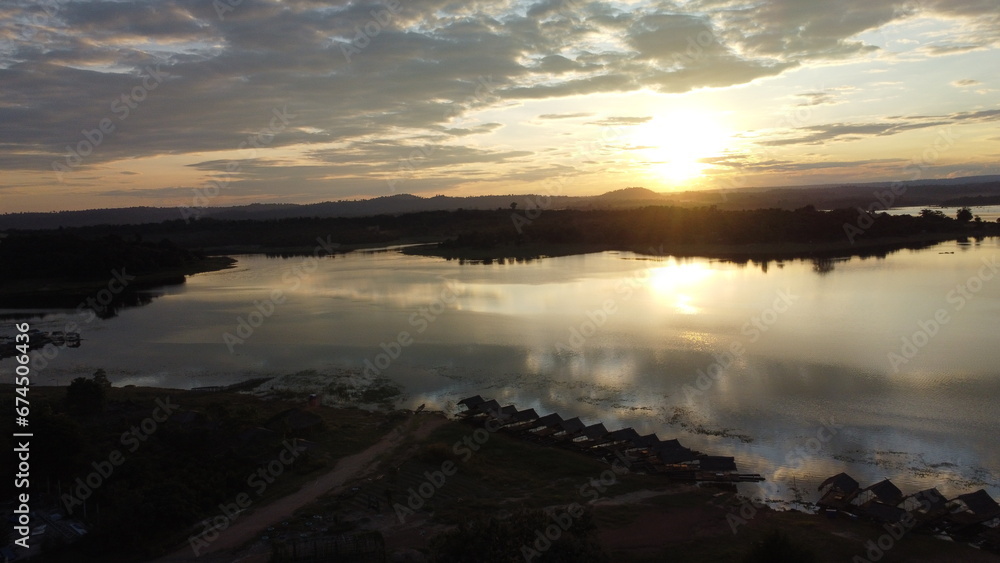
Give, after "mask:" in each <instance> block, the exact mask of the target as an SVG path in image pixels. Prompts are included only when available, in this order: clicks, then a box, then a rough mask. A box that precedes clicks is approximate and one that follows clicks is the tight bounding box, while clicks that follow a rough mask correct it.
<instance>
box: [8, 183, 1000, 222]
mask: <svg viewBox="0 0 1000 563" xmlns="http://www.w3.org/2000/svg"><path fill="white" fill-rule="evenodd" d="M890 186H891V183H890V182H874V183H867V184H835V185H822V186H790V187H780V188H767V187H752V188H742V189H738V190H704V191H687V192H671V193H659V192H654V191H652V190H649V189H646V188H642V187H628V188H623V189H619V190H614V191H610V192H607V193H605V194H602V195H598V196H566V195H531V194H520V195H483V196H467V197H452V196H444V195H437V196H433V197H419V196H415V195H410V194H397V195H391V196H382V197H376V198H372V199H366V200H352V201H344V200H342V201H326V202H321V203H312V204H306V205H299V204H290V203H279V204H275V203H266V204H264V203H257V204H252V205H243V206H236V207H204V208H198V209H197V210H192V211H197V213H198V215H197V216H198V217H200V218H213V219H220V220H274V219H289V218H297V217H319V218H327V217H368V216H374V215H395V214H401V213H412V212H418V211H455V210H458V209H469V210H472V209H484V210H485V209H507V208H510V206H511V204H515V203H516V204H517V206H516V209H518V210H522V211H523V210H527V209H531V208H533V207H537V206H540V205H541V206H544V207H545V208H547V209H621V208H627V207H641V206H646V205H673V206H680V207H703V206H715V207H718V208H719V209H731V210H738V209H761V208H781V209H797V208H800V207H804V206H807V205H813V206H815V207H816V208H818V209H838V208H845V207H868V206H869V205H871V204H872V203H873V202H876V201H877V198H876V196H875V192H877V191H885V190H886V189H888V188H889V187H890ZM902 186H903V187H904V188H905V190H901V189H898V188H897V190H896V191H902V192H903V193H902V194H900V195H896V196H895V198H894V201H893V202H892V203H893V205H894V206H896V207H899V206H911V205H926V206H936V205H953V204H954V202H956V201H982V202H987V201H990V202H992V201H995V198H997V197H1000V176H970V177H966V178H949V179H939V180H917V181H911V182H902ZM970 198H978V199H970ZM188 213H189V214H190V213H191V211H188ZM184 217H185V215H183V214H182V210H181V208H176V207H127V208H120V209H88V210H85V211H61V212H52V213H8V214H3V215H0V230H7V229H24V230H31V229H56V228H59V227H66V228H70V227H85V226H91V225H137V224H143V223H160V222H163V221H170V220H177V219H183V218H184Z"/></svg>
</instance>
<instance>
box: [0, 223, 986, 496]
mask: <svg viewBox="0 0 1000 563" xmlns="http://www.w3.org/2000/svg"><path fill="white" fill-rule="evenodd" d="M236 258H238V263H237V267H236V268H233V269H230V270H225V271H218V272H210V273H205V274H199V275H195V276H192V277H190V278H189V279H188V281H187V283H185V284H183V285H176V286H170V287H164V288H159V289H157V290H155V291H152V292H148V293H149V295H148V296H149V297H150V298H152V300H151V301H150V302H149V303H148V304H146V305H144V306H141V307H133V308H126V309H123V310H121V311H119V313H118V315H117V316H115V317H113V318H110V319H106V320H101V319H93V320H90V321H89V322H86V320H85V319H84V318H83V316H82V315H80V314H77V313H75V312H73V311H54V310H46V311H11V310H6V311H0V313H2V314H4V315H5V317H6V318H7V319H11V318H12V317H17V318H24V317H27V318H30V322H31V325H32V327H34V328H39V329H41V330H44V331H53V330H63V328H64V327H65V325H66V324H67V322H68V320H75V321H77V322H78V323H79V322H82V325H81V328H80V329H79V331H80V333H81V335H82V338H83V344H82V346H80V347H79V348H58V349H55V351H56V352H57V353H56V354H54V355H53V357H51V358H50V359H48V360H45V361H44V362H43V364H44V365H42V364H39V363H38V362H36V366H35V367H36V372H35V379H34V381H35V383H36V384H42V385H48V384H66V383H68V382H69V381H70V380H71V379H72V378H74V377H77V376H79V375H90V374H92V373H93V372H94V371H95V370H96V369H98V368H103V369H105V370H106V371H107V372H108V374H109V377H110V378H111V380H112V381H113V382H114V383H115V385H127V384H135V385H148V386H161V387H170V388H192V387H200V386H211V385H225V384H229V383H233V382H237V381H242V380H245V379H248V378H252V377H260V376H263V375H280V374H289V373H293V372H299V371H302V370H315V372H317V373H319V374H333V373H344V370H352V372H353V373H354V374H364V375H358V377H359V378H360V379H364V378H366V377H367V378H369V379H370V378H374V377H377V376H378V377H387V378H389V379H390V380H392V381H393V382H395V383H396V384H398V385H399V386H400V387H401V388H402V390H403V393H404V396H403V398H402V399H401V400H400V404H401V406H405V407H414V406H416V405H419V404H422V403H426V404H427V405H428V408H440V409H444V410H448V411H452V412H453V411H455V410H456V407H455V402H456V401H457V400H458V399H460V398H462V397H465V396H468V395H475V394H481V395H483V396H485V397H492V398H496V399H497V400H498V401H500V402H501V404H510V403H513V404H515V405H517V406H518V407H519V408H528V407H533V408H535V409H536V410H537V411H538V412H539V413H540V414H545V413H548V412H559V413H561V414H562V415H563V416H564V417H571V416H580V417H581V418H582V419H583V420H584V422H587V423H595V422H604V424H605V425H606V426H607V427H608V428H609V429H615V428H619V427H625V426H632V427H634V428H635V429H636V430H637V431H639V432H640V433H641V434H645V433H649V432H656V433H657V434H658V435H659V436H660V437H661V438H678V439H680V441H681V443H682V444H684V445H686V446H688V447H691V448H693V449H697V450H700V451H703V452H706V453H709V454H714V455H733V456H736V460H737V464H738V465H739V468H740V470H741V471H742V472H756V473H761V474H762V475H764V476H765V477H766V478H767V480H768V481H767V482H766V483H761V484H741V485H740V486H741V487H742V488H745V490H747V491H751V492H754V491H755V492H757V493H758V494H766V495H767V496H769V497H772V498H778V499H785V500H788V499H792V498H795V497H796V495H797V494H801V495H802V496H803V497H804V498H805V499H806V500H815V489H816V486H817V485H818V483H819V482H820V481H821V480H822V479H823V478H825V477H827V476H829V475H833V474H835V473H837V472H839V471H844V470H846V471H848V472H849V473H851V474H852V475H853V476H854V477H855V478H857V479H858V480H859V481H861V482H862V484H863V485H865V484H869V483H872V482H874V481H876V480H880V479H882V478H885V477H889V478H891V479H892V480H893V481H894V482H895V483H896V484H897V485H898V486H899V487H900V488H901V489H903V491H904V493H909V492H916V491H917V490H919V489H920V488H925V487H930V486H937V487H938V488H939V489H941V490H942V492H944V493H945V494H946V495H949V496H950V495H953V494H959V493H962V492H969V491H971V490H974V489H976V488H979V487H985V488H986V489H987V491H988V492H990V494H992V495H993V496H994V497H995V498H996V497H1000V448H998V447H997V430H998V420H1000V402H998V401H997V398H998V397H1000V368H998V367H997V359H998V357H1000V354H998V341H997V328H998V326H1000V276H998V275H997V273H996V271H995V270H994V269H995V268H996V267H997V262H996V261H997V260H998V258H1000V240H998V239H996V238H987V239H984V240H980V241H976V240H969V241H963V242H948V243H943V244H939V245H935V246H933V247H929V248H926V249H923V250H905V251H900V252H896V253H892V254H890V255H888V256H887V257H885V258H867V259H860V258H852V259H841V260H833V261H823V262H814V261H784V262H774V261H772V262H769V263H766V264H761V263H752V262H751V263H747V264H736V263H732V262H725V261H719V260H711V259H705V258H683V259H677V258H672V257H659V256H642V255H636V254H633V253H627V252H603V253H597V254H588V255H578V256H568V257H561V258H549V259H543V260H536V261H530V262H523V263H510V262H508V263H502V264H501V263H493V264H489V265H483V264H462V263H459V262H457V261H445V260H442V259H437V258H429V257H418V256H407V255H404V254H401V253H399V252H396V251H394V250H388V251H381V252H365V253H361V252H355V253H351V254H347V255H340V256H337V257H335V258H330V257H326V258H321V259H318V260H315V259H312V258H308V257H301V256H298V257H290V258H268V257H264V256H261V255H246V256H237V257H236ZM6 324H7V325H9V326H5V327H3V329H4V330H3V332H4V334H11V333H13V330H14V329H13V321H11V320H8V321H6ZM227 335H228V336H227ZM13 365H14V363H13V361H12V360H11V359H6V360H2V361H0V369H2V370H4V371H5V372H8V371H9V370H10V369H12V366H13ZM319 379H322V378H321V377H320V378H319Z"/></svg>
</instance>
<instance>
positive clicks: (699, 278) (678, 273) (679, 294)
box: [649, 262, 713, 315]
mask: <svg viewBox="0 0 1000 563" xmlns="http://www.w3.org/2000/svg"><path fill="white" fill-rule="evenodd" d="M712 273H713V272H712V270H711V269H710V268H708V267H707V266H706V265H704V264H699V263H678V262H674V263H672V264H670V265H668V266H664V267H662V268H656V269H653V270H652V271H651V274H652V275H651V276H650V279H649V287H650V288H651V289H652V290H654V291H655V295H656V297H657V299H658V300H660V301H663V302H664V303H666V304H667V305H668V306H670V307H671V308H673V309H674V310H675V311H677V312H678V313H681V314H684V315H693V314H696V313H698V312H699V311H700V309H699V308H698V307H697V306H696V305H695V302H696V300H695V297H694V295H697V294H699V293H700V292H699V286H700V285H701V283H702V282H703V281H704V280H706V279H708V278H709V277H711V276H712Z"/></svg>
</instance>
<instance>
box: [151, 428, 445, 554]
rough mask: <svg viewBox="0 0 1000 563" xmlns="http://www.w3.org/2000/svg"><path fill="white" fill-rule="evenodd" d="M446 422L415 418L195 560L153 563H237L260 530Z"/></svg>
mask: <svg viewBox="0 0 1000 563" xmlns="http://www.w3.org/2000/svg"><path fill="white" fill-rule="evenodd" d="M447 422H448V420H447V419H446V418H444V417H442V416H438V415H417V417H416V418H415V419H414V420H411V421H409V422H407V423H406V424H405V425H404V426H405V427H406V428H402V427H397V428H396V429H395V430H393V431H392V432H390V433H389V434H386V435H385V436H384V437H383V438H382V439H381V440H379V441H378V442H377V443H375V444H374V445H372V446H370V447H369V448H368V449H366V450H364V451H362V452H360V453H357V454H354V455H352V456H348V457H345V458H343V459H341V460H340V461H338V462H337V465H336V467H334V468H333V470H332V471H330V472H329V473H326V474H324V475H321V476H320V477H319V478H317V479H316V480H315V481H313V482H310V483H307V484H306V485H304V486H303V487H302V488H301V489H299V490H298V491H297V492H294V493H292V494H289V495H286V496H284V497H282V498H279V499H277V500H275V501H273V502H271V503H270V504H267V505H265V506H261V507H257V508H256V509H255V510H254V511H253V512H252V513H250V514H247V515H243V516H239V517H238V518H237V519H236V521H235V522H233V523H232V524H230V526H229V527H228V528H226V529H225V530H223V531H222V532H220V533H219V537H217V538H216V539H215V541H213V542H211V543H210V544H209V545H208V547H205V548H204V549H203V550H202V551H201V554H200V556H195V554H194V551H193V549H192V548H191V546H190V545H185V546H184V547H183V548H181V549H179V550H177V551H176V552H174V553H171V554H170V555H166V556H164V557H161V558H159V559H156V560H154V561H155V563H176V562H179V561H199V562H203V563H207V562H215V561H235V560H237V559H236V558H234V557H233V555H232V554H231V553H230V552H232V550H234V549H236V548H238V547H240V546H242V545H244V544H246V543H247V542H249V541H250V540H252V539H253V538H254V537H255V536H256V535H257V534H258V533H259V532H260V531H261V530H263V529H266V528H267V527H268V526H273V525H275V524H278V523H280V522H281V521H283V520H287V519H288V517H289V516H291V515H292V514H293V513H294V512H295V511H296V510H298V509H300V508H302V507H304V506H306V505H308V504H309V503H311V502H313V501H315V500H316V498H317V497H319V496H320V495H322V494H324V493H326V492H328V491H330V490H333V489H336V488H338V487H342V486H343V485H344V484H345V483H348V482H350V481H352V480H353V479H355V478H358V477H361V476H363V475H364V474H365V473H367V472H369V471H371V470H374V468H375V465H377V463H376V460H377V459H378V458H379V456H381V455H382V454H385V453H387V452H390V451H392V450H393V449H395V448H397V447H399V446H402V445H404V444H406V443H407V442H412V441H414V440H422V439H425V438H427V437H428V436H429V435H430V434H431V432H433V431H434V430H436V429H437V428H439V427H441V426H442V425H444V424H446V423H447ZM414 426H416V427H415V428H414ZM251 558H252V557H251ZM239 559H240V560H246V559H244V558H239ZM265 560H266V559H265Z"/></svg>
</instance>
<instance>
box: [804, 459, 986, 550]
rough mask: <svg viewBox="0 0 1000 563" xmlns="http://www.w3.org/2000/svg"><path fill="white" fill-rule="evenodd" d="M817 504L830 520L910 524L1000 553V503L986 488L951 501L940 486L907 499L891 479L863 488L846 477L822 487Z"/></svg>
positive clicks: (836, 478)
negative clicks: (841, 517) (844, 517)
mask: <svg viewBox="0 0 1000 563" xmlns="http://www.w3.org/2000/svg"><path fill="white" fill-rule="evenodd" d="M819 491H820V494H821V498H820V500H819V501H818V502H817V503H816V504H817V505H818V506H819V507H820V508H822V509H823V510H824V511H825V512H826V513H827V514H828V515H829V516H836V515H837V514H838V513H844V514H848V515H850V516H851V517H855V518H866V519H869V520H874V521H876V522H880V523H884V524H901V523H903V524H906V525H907V527H909V528H911V529H912V530H914V531H917V532H925V533H931V534H935V535H945V536H949V537H951V538H952V539H956V540H960V541H969V542H972V543H973V544H979V545H982V546H984V547H987V548H989V549H992V550H994V551H1000V504H997V502H996V501H995V500H993V497H991V496H990V495H989V493H987V492H986V491H985V490H983V489H979V490H978V491H975V492H972V493H965V494H961V495H958V496H957V497H955V498H952V499H949V498H947V497H945V496H944V495H943V494H941V492H940V491H938V490H937V488H930V489H924V490H922V491H918V492H916V493H913V494H910V495H906V494H904V493H903V492H902V491H901V490H900V489H899V487H897V486H896V485H895V484H893V482H892V481H890V480H889V479H884V480H882V481H879V482H878V483H875V484H873V485H869V486H867V487H862V486H861V484H860V483H858V481H857V480H855V479H854V478H853V477H851V476H850V475H848V474H847V473H838V474H837V475H834V476H832V477H830V478H828V479H826V480H825V481H823V482H822V483H820V486H819Z"/></svg>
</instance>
